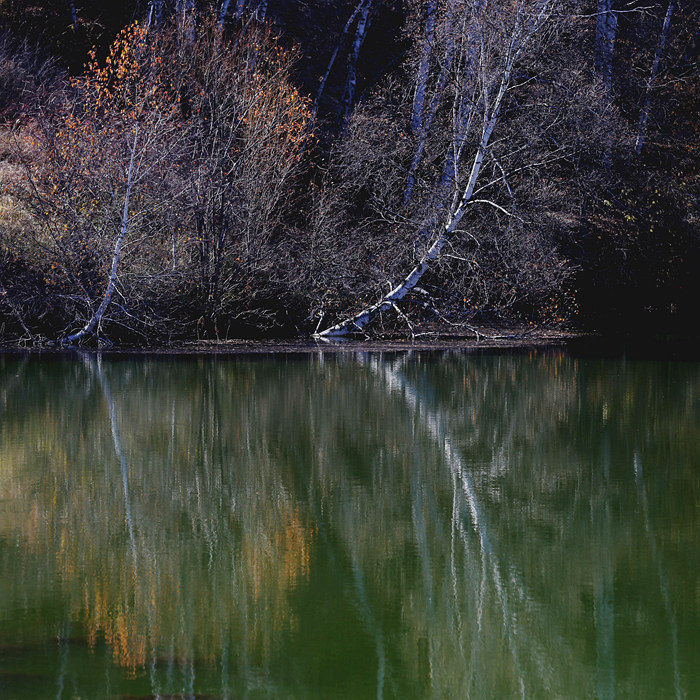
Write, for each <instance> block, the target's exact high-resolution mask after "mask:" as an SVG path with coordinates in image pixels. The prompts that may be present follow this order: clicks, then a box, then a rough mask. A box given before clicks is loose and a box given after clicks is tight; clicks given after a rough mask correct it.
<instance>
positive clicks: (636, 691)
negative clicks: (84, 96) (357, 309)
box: [0, 352, 700, 698]
mask: <svg viewBox="0 0 700 700" xmlns="http://www.w3.org/2000/svg"><path fill="white" fill-rule="evenodd" d="M699 379H700V376H699V372H698V369H697V367H696V366H694V365H681V364H679V365H663V364H656V363H639V364H637V365H634V364H632V363H630V364H624V363H623V364H619V363H618V364H612V363H611V362H604V361H593V360H590V361H581V360H575V359H572V358H569V357H567V356H566V355H565V354H563V353H556V352H555V353H552V352H548V353H543V352H540V353H532V354H531V355H530V356H528V355H497V356H477V355H474V356H464V355H460V354H457V353H455V354H450V353H445V354H442V355H440V356H435V355H419V354H417V355H411V354H410V353H409V354H403V355H379V354H370V355H362V354H355V355H350V354H344V355H326V356H324V355H311V356H299V357H287V358H284V359H280V358H272V359H271V358H257V359H246V358H197V359H187V360H185V359H180V360H178V359H173V358H165V357H160V358H150V359H149V358H130V359H123V358H122V359H118V358H108V357H104V358H101V357H99V356H95V355H86V356H84V357H83V358H82V360H81V361H77V360H75V359H68V358H63V359H56V358H54V359H49V360H36V359H33V358H32V359H30V360H26V359H24V360H17V359H11V358H1V357H0V399H1V400H2V404H1V405H2V410H3V415H2V432H1V433H0V497H1V498H2V501H1V502H0V562H1V563H2V571H3V572H5V573H4V574H3V581H4V585H3V587H2V592H1V593H0V617H1V618H2V619H3V620H5V621H6V622H7V624H6V625H3V631H2V632H0V645H4V646H0V669H3V668H9V666H8V664H9V661H5V660H4V657H6V656H7V654H6V653H5V652H3V651H2V649H8V648H10V646H16V645H20V646H21V647H22V648H24V649H25V651H26V649H28V648H30V647H31V646H32V645H33V644H37V643H42V644H44V647H45V648H49V649H53V648H55V647H56V641H55V640H56V636H57V635H59V636H60V638H61V641H60V642H59V644H58V647H59V648H58V649H55V652H46V651H44V652H43V653H44V654H46V653H54V654H55V658H56V661H55V675H54V676H53V678H54V680H53V681H51V682H52V683H53V687H54V688H58V689H59V696H60V695H61V694H62V693H63V692H64V690H63V688H68V687H71V688H74V689H75V688H78V689H81V688H82V690H81V692H83V693H87V692H88V691H86V690H85V688H92V689H93V691H94V692H95V693H97V694H103V695H108V694H109V693H108V692H107V690H105V687H103V685H104V683H105V682H107V681H105V680H104V678H105V677H109V678H110V680H109V688H111V689H112V691H113V690H114V688H122V690H121V691H119V692H127V691H128V692H129V693H137V692H138V693H142V694H150V695H152V696H161V695H164V694H172V693H180V694H181V695H183V696H189V695H192V696H193V695H195V694H204V693H208V694H211V695H217V696H221V697H238V696H240V695H244V694H246V693H264V694H267V695H273V696H283V697H289V696H290V694H291V695H294V694H296V695H300V696H304V697H329V696H332V697H339V696H347V697H370V696H371V697H402V698H405V697H425V696H426V695H435V696H438V697H474V696H475V697H518V696H520V697H531V696H542V695H544V696H566V697H593V696H598V697H612V696H614V695H616V694H619V693H622V694H624V695H635V696H636V697H658V696H659V695H665V696H676V697H682V696H684V694H686V693H692V691H693V689H694V688H695V689H697V688H699V687H700V686H699V685H698V683H699V678H698V671H696V670H695V663H694V660H693V654H694V648H695V647H694V644H695V643H697V642H698V641H700V640H699V639H698V632H697V629H698V625H697V623H698V622H700V610H699V608H700V600H699V599H698V598H697V596H696V594H695V585H696V584H695V581H696V579H695V578H693V576H692V575H691V574H692V571H691V572H690V573H689V567H691V569H692V566H695V565H689V564H688V556H689V555H691V554H694V555H697V554H698V553H699V552H698V549H699V547H698V535H697V534H696V533H697V532H698V531H699V530H698V528H697V525H698V509H697V500H696V499H697V497H696V495H695V494H697V493H698V492H700V489H698V487H700V476H699V475H698V473H697V469H695V468H694V465H697V464H698V463H700V460H698V457H700V454H699V452H700V446H699V445H698V442H699V441H698V440H697V419H696V415H695V412H696V411H697V407H696V401H697V398H696V397H697V395H698V388H699V384H700V381H699ZM27 387H31V391H28V390H27ZM642 464H644V472H642V468H641V465H642ZM630 465H634V469H632V468H631V466H630ZM694 560H697V557H695V558H694ZM680 606H682V607H683V611H684V612H683V615H682V616H679V615H678V614H677V613H678V610H679V607H680ZM35 610H39V611H41V615H38V614H37V615H34V614H33V613H32V614H31V615H30V614H29V612H28V611H35ZM42 640H43V641H42ZM46 640H49V641H46ZM51 640H53V641H51ZM83 640H84V642H87V643H86V644H84V643H83ZM8 645H10V646H8ZM107 651H108V652H109V654H108V656H106V655H105V653H104V652H107ZM110 658H111V660H112V661H111V662H110V661H109V659H110ZM100 664H102V666H100ZM105 664H109V665H108V666H105ZM115 664H116V665H115ZM98 666H99V667H100V668H99V669H97V667H98ZM110 668H111V669H117V672H116V675H115V670H111V671H110V670H109V669H110ZM90 669H92V670H90ZM118 669H121V670H118ZM90 674H92V675H90ZM110 674H111V675H110ZM100 678H101V679H102V680H99V679H100ZM90 683H93V685H92V686H90ZM100 684H102V685H100ZM95 688H97V690H95ZM112 691H110V692H112ZM55 692H56V691H55V690H54V691H53V692H52V693H51V694H55ZM44 695H45V693H44ZM27 696H29V695H27ZM39 696H41V693H39V694H38V695H37V697H39Z"/></svg>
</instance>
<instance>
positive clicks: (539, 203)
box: [0, 0, 700, 347]
mask: <svg viewBox="0 0 700 700" xmlns="http://www.w3.org/2000/svg"><path fill="white" fill-rule="evenodd" d="M699 60H700V4H699V3H697V2H695V1H694V0H661V1H660V2H657V1H656V0H653V1H652V2H641V1H637V0H632V1H631V2H622V1H621V0H351V1H349V0H306V1H302V0H300V1H299V2H293V1H290V0H218V1H217V2H213V1H209V0H176V1H174V2H173V1H172V0H150V1H147V0H137V1H126V2H121V3H107V2H99V1H98V0H46V1H43V2H42V1H41V0H35V1H33V2H32V1H29V0H0V344H5V345H24V346H39V347H42V346H78V345H83V346H88V347H98V346H99V347H103V346H105V345H137V346H155V345H166V344H172V343H180V342H186V341H191V340H203V339H206V340H226V339H234V338H290V337H299V338H304V337H311V336H316V337H320V338H333V337H337V336H345V335H348V336H356V337H386V336H388V335H390V336H394V337H397V336H399V337H411V338H415V337H416V336H419V335H431V334H434V335H451V334H465V333H470V332H473V331H475V330H476V331H480V332H484V331H483V329H484V328H488V329H503V328H514V329H519V330H520V331H521V332H526V331H527V332H532V330H533V329H549V328H569V329H579V330H592V331H598V332H603V333H613V332H615V333H617V332H635V333H644V334H666V333H672V334H677V333H686V334H688V333H690V334H694V333H696V327H695V321H696V319H697V310H696V309H697V298H698V292H699V291H700V275H699V274H698V270H699V269H700V218H699V216H700V209H699V194H700V179H699V175H698V167H699V160H698V149H699V148H700V131H699V128H700V122H699V120H698V113H699V112H700V64H699Z"/></svg>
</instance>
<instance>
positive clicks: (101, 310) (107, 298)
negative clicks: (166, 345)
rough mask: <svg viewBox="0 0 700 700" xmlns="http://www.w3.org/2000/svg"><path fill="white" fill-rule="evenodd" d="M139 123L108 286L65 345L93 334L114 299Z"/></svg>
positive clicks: (125, 233)
mask: <svg viewBox="0 0 700 700" xmlns="http://www.w3.org/2000/svg"><path fill="white" fill-rule="evenodd" d="M138 135H139V132H138V124H137V125H136V126H135V128H134V138H133V141H132V143H131V147H130V148H131V158H130V160H129V171H128V174H127V178H126V193H125V195H124V210H123V212H122V220H121V227H120V229H119V233H118V235H117V240H116V242H115V244H114V252H113V253H112V265H111V268H110V273H109V279H108V281H107V288H106V289H105V293H104V296H103V297H102V301H101V303H100V305H99V306H98V307H97V311H95V313H94V314H93V315H92V318H91V319H90V320H89V321H88V322H87V323H86V324H85V325H84V326H83V327H82V328H81V329H80V330H79V331H78V332H77V333H71V334H70V335H68V336H66V338H65V339H64V340H63V341H62V344H63V345H70V344H71V343H76V342H78V341H80V340H82V339H83V338H84V337H85V336H86V335H89V334H91V333H92V332H93V331H94V330H95V328H97V327H98V326H99V324H100V323H101V322H102V319H103V318H104V315H105V312H106V311H107V308H108V307H109V304H110V302H111V301H112V295H113V294H114V289H115V287H116V285H117V273H118V271H119V262H120V260H121V254H122V246H123V244H124V239H125V238H126V235H127V232H128V230H129V199H130V197H131V188H132V185H133V182H134V180H133V178H134V163H135V162H136V156H137V145H138Z"/></svg>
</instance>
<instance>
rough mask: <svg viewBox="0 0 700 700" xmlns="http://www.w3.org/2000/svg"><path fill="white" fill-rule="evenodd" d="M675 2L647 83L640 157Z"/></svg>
mask: <svg viewBox="0 0 700 700" xmlns="http://www.w3.org/2000/svg"><path fill="white" fill-rule="evenodd" d="M675 4H676V2H675V0H671V1H670V2H669V3H668V8H667V10H666V16H665V17H664V23H663V26H662V27H661V35H660V36H659V43H658V44H657V45H656V52H655V53H654V62H653V63H652V65H651V73H650V74H649V80H648V81H647V89H646V94H645V99H644V105H643V106H642V111H641V113H640V115H639V126H638V128H637V141H636V142H635V145H634V152H635V153H636V154H637V155H638V156H639V155H641V153H642V148H643V147H644V139H645V138H646V130H647V121H648V120H649V110H650V109H651V94H652V88H653V87H654V82H655V81H656V76H657V75H658V72H659V64H660V63H661V57H662V55H663V52H664V48H665V46H666V38H667V36H668V28H669V26H670V25H671V17H672V16H673V10H674V9H675Z"/></svg>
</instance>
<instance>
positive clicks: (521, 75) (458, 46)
mask: <svg viewBox="0 0 700 700" xmlns="http://www.w3.org/2000/svg"><path fill="white" fill-rule="evenodd" d="M428 10H429V11H428V12H427V13H426V15H425V16H426V18H427V22H428V23H430V22H433V21H434V20H433V19H432V17H433V12H434V10H432V9H430V8H428ZM560 10H561V4H560V3H558V2H557V1H556V0H521V1H520V2H518V3H516V4H515V5H510V4H507V3H498V4H493V3H492V4H489V5H487V4H486V3H484V2H481V1H480V0H468V1H467V2H460V3H458V2H457V1H456V0H453V1H452V2H447V3H445V4H443V5H442V6H441V8H440V11H439V16H440V18H441V24H440V26H439V27H436V28H435V29H434V30H433V29H431V28H430V26H429V24H428V25H427V28H426V31H427V33H430V32H432V31H435V33H436V34H437V35H439V36H440V46H439V47H437V46H436V47H431V54H430V55H428V56H426V54H425V51H424V52H423V55H422V56H421V58H420V60H419V63H418V69H417V73H418V77H417V80H416V84H417V85H418V89H417V90H416V93H415V94H420V93H421V92H422V93H424V94H425V93H426V92H427V90H428V88H427V86H426V83H427V80H426V77H425V76H426V75H430V76H431V79H432V85H431V89H432V91H433V95H434V96H435V99H436V100H437V101H438V102H439V103H438V104H435V105H433V104H431V105H430V106H429V107H428V108H427V109H426V107H425V104H426V100H425V98H419V100H418V101H419V102H422V103H423V109H422V110H420V111H418V110H417V109H416V107H415V104H414V107H413V109H412V124H413V125H416V126H417V131H418V133H417V135H416V138H415V140H414V149H415V150H414V153H413V156H412V158H411V164H410V165H409V169H408V173H409V181H408V183H407V184H406V186H405V188H404V191H403V196H402V197H401V199H402V200H403V203H406V202H407V201H408V200H409V198H410V196H411V194H412V193H413V191H414V188H415V182H416V180H417V178H418V177H419V175H420V177H422V178H426V179H425V180H424V182H423V183H422V184H421V191H422V196H421V198H420V201H419V202H415V201H414V202H413V205H412V207H409V208H406V209H404V210H403V211H402V210H401V206H400V205H399V206H398V207H397V206H396V203H395V202H394V204H393V206H394V207H395V208H394V213H393V215H392V216H393V217H394V220H395V221H400V220H401V219H402V218H403V219H406V218H408V219H411V217H413V216H416V215H417V216H419V217H420V219H418V220H414V221H413V226H414V227H416V226H417V228H414V233H413V237H412V240H411V241H410V242H409V246H412V248H413V251H414V255H416V257H415V258H414V262H413V263H412V264H411V266H410V268H409V270H408V272H404V273H403V274H402V275H401V277H400V279H399V281H398V282H393V283H391V286H390V289H389V291H388V292H385V293H384V294H382V295H381V297H380V298H379V299H378V300H377V301H374V302H373V303H369V304H367V305H366V306H363V307H362V308H361V309H360V310H359V311H357V312H355V313H354V314H352V315H351V316H349V317H346V318H345V319H344V320H341V321H340V322H339V323H336V324H335V325H333V326H331V327H328V328H326V329H324V330H322V331H321V332H320V333H318V335H319V336H320V337H333V336H339V335H345V334H347V333H351V332H354V331H357V330H360V329H362V328H363V327H364V326H366V325H367V324H368V323H370V322H371V321H372V320H373V319H374V318H375V317H376V316H377V315H378V314H380V313H382V312H385V311H388V310H391V309H398V304H399V302H401V301H402V300H404V299H405V298H406V297H407V295H409V294H411V293H414V290H416V288H417V287H418V285H419V283H420V282H421V281H422V279H423V278H424V276H425V275H426V273H427V272H428V271H429V270H431V269H432V268H434V267H435V266H436V264H437V263H438V261H439V260H440V259H441V258H442V257H443V254H444V253H445V250H446V248H447V247H449V246H450V245H451V244H452V242H453V241H454V240H455V239H456V238H457V237H458V236H463V235H464V234H463V233H461V225H462V222H463V220H464V218H465V215H466V214H467V212H468V211H470V210H472V209H473V208H474V206H475V205H485V206H486V207H488V208H491V209H493V210H495V211H496V212H497V213H498V214H499V215H500V216H502V217H505V218H506V220H507V221H508V222H509V223H507V227H511V226H513V225H514V224H515V223H516V222H517V221H518V220H519V219H521V218H522V217H520V216H519V214H518V212H517V209H516V205H515V203H514V202H513V201H510V202H509V201H508V200H506V202H505V203H503V204H502V203H500V202H498V201H497V200H496V199H492V198H491V196H490V195H489V192H495V191H497V189H499V188H500V189H501V190H502V191H505V192H506V194H507V195H508V192H509V191H510V194H511V195H512V188H511V186H510V181H511V178H512V179H513V180H515V179H517V178H519V177H520V176H522V174H523V173H526V172H528V171H530V170H532V169H537V168H540V167H541V166H542V165H543V164H544V163H543V162H542V161H541V160H538V158H540V159H542V160H543V161H550V162H551V161H553V160H556V159H557V158H560V157H563V156H564V149H563V148H560V147H558V146H555V147H554V148H553V149H552V150H550V152H549V153H548V154H547V155H545V153H539V154H536V153H533V151H532V149H531V148H530V147H529V145H528V144H527V142H523V143H518V144H515V143H513V144H512V149H508V148H504V147H503V143H502V142H500V141H499V142H498V148H495V147H494V140H495V138H496V137H495V133H496V128H497V126H498V125H499V123H500V122H501V121H502V117H503V111H504V106H505V105H506V104H507V105H508V109H509V110H510V111H511V112H513V113H516V114H517V113H519V118H520V119H522V120H523V121H524V122H526V123H527V122H530V121H531V120H532V119H535V118H536V115H535V111H534V110H533V112H532V113H531V114H528V113H526V112H525V111H524V110H520V109H519V108H518V107H517V102H516V98H515V93H516V91H517V90H518V89H520V90H523V89H525V93H526V94H527V89H526V88H527V86H528V85H529V84H531V83H533V82H536V80H537V78H536V76H535V75H529V74H528V69H527V67H526V66H527V61H528V60H529V61H530V62H531V63H532V64H533V68H534V69H535V70H536V66H535V65H534V64H536V63H537V60H539V59H538V51H537V44H536V42H535V38H536V37H538V36H539V35H541V34H543V33H546V32H545V30H546V29H547V28H548V26H549V25H550V24H552V21H553V17H554V15H555V12H558V11H560ZM528 52H530V53H529V54H528ZM433 55H434V56H436V58H435V60H434V61H433V59H432V56H433ZM445 57H448V59H447V60H445ZM426 62H427V63H428V64H432V65H431V67H430V68H428V67H427V66H426ZM433 66H434V68H433ZM446 69H447V70H448V74H447V75H448V77H447V78H446V77H445V74H444V71H445V70H446ZM447 81H449V82H447ZM443 84H447V85H448V86H449V89H441V87H442V85H443ZM438 113H439V114H440V117H441V119H440V123H439V125H438V122H437V121H434V119H435V115H436V114H438ZM537 116H542V113H540V114H539V115H537ZM561 118H562V117H561V115H559V114H558V115H556V116H555V115H554V113H553V112H550V113H549V114H548V115H545V119H546V121H545V122H544V123H543V124H541V125H540V128H541V129H542V130H545V131H546V130H547V129H550V130H553V129H554V128H555V124H556V123H557V122H558V121H559V120H561ZM507 121H508V122H512V121H513V116H512V115H509V116H508V119H507ZM526 131H527V130H526ZM445 134H447V137H445ZM506 134H507V132H506V131H504V134H503V137H504V138H505V137H506ZM402 135H403V134H402ZM428 143H429V144H430V149H431V152H430V164H429V167H428V166H427V165H426V166H425V167H423V168H422V170H419V168H420V165H421V162H422V161H423V159H424V158H423V155H422V154H423V149H424V148H426V144H428ZM499 151H502V152H504V160H505V162H506V164H507V166H508V169H507V170H506V168H505V167H504V166H503V165H502V163H501V159H500V158H499V156H498V153H499ZM509 151H510V152H509ZM533 156H534V162H533V160H530V158H532V157H533ZM486 166H488V169H487V173H488V174H487V175H486V177H485V178H484V179H485V181H484V182H482V181H481V180H480V178H481V176H482V173H483V172H484V170H485V168H486ZM518 174H520V175H518ZM406 194H408V195H409V197H407V196H406ZM413 199H414V200H415V195H414V196H413ZM385 204H387V206H386V207H384V206H383V205H381V206H380V208H384V209H385V213H386V211H388V210H389V209H390V207H391V206H392V205H389V204H388V202H387V203H385ZM426 212H427V214H426ZM467 235H468V234H467ZM389 253H390V254H391V251H389ZM465 262H467V261H465ZM387 281H389V280H385V283H386V282H387ZM419 291H420V290H419ZM423 303H426V302H423Z"/></svg>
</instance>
